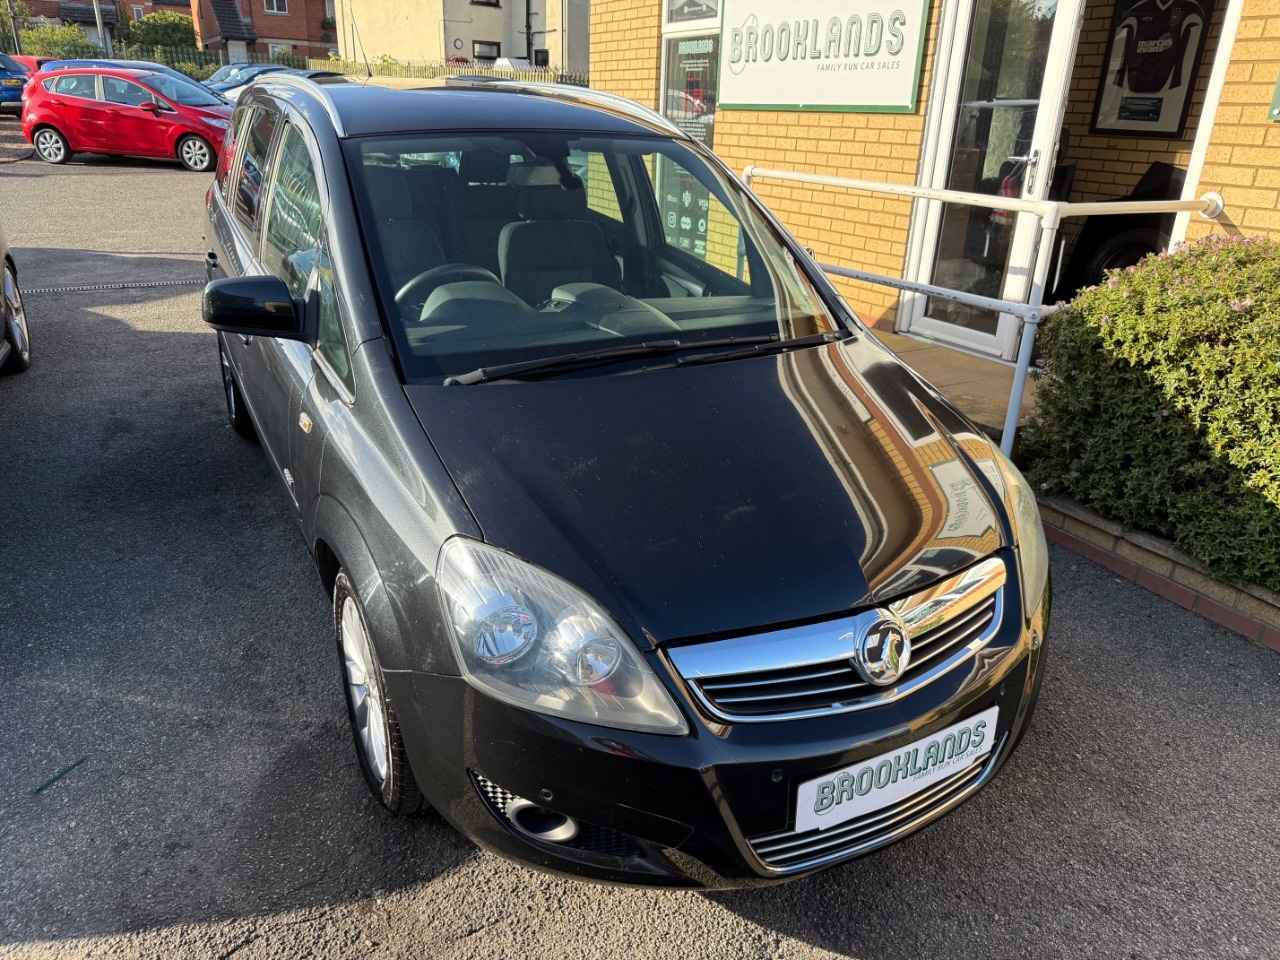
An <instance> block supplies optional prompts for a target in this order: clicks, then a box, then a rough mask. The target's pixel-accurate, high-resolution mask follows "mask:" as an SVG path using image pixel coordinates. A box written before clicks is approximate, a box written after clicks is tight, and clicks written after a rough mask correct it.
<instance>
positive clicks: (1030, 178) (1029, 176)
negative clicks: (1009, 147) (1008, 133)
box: [1007, 150, 1040, 192]
mask: <svg viewBox="0 0 1280 960" xmlns="http://www.w3.org/2000/svg"><path fill="white" fill-rule="evenodd" d="M1007 159H1009V160H1013V161H1014V162H1016V163H1025V164H1026V165H1027V169H1026V172H1025V173H1024V174H1023V176H1022V189H1023V191H1024V192H1025V191H1027V190H1030V189H1031V188H1032V187H1033V186H1035V183H1036V167H1038V166H1039V165H1040V151H1039V150H1032V151H1031V152H1030V153H1028V154H1027V155H1026V156H1024V157H1008V158H1007Z"/></svg>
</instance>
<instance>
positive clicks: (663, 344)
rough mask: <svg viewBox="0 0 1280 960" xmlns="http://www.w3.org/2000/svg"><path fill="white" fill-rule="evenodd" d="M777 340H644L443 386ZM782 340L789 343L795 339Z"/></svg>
mask: <svg viewBox="0 0 1280 960" xmlns="http://www.w3.org/2000/svg"><path fill="white" fill-rule="evenodd" d="M778 342H780V341H779V340H778V335H777V334H776V333H771V334H769V335H767V336H759V337H723V338H721V339H719V340H697V341H693V342H689V343H686V342H684V341H682V340H651V341H649V342H647V343H633V344H630V345H629V346H625V347H611V348H609V349H607V350H590V351H586V352H584V353H566V354H563V355H561V356H558V357H539V358H537V359H534V360H519V361H517V362H515V363H502V364H499V365H497V366H495V367H479V368H478V369H476V370H472V371H471V372H470V373H461V374H458V375H457V376H456V377H446V378H445V381H444V385H445V386H446V387H451V386H454V385H457V384H461V385H463V386H466V385H468V384H472V383H486V382H488V381H490V380H506V379H510V378H515V377H520V376H524V375H527V374H531V373H545V372H546V371H548V370H565V369H572V368H573V367H586V366H591V365H592V364H597V363H609V362H611V361H614V360H626V359H629V358H631V357H642V356H645V355H654V354H664V353H676V352H678V351H680V350H705V349H708V348H714V347H737V346H744V345H747V344H755V345H764V344H770V343H778ZM781 342H786V343H792V342H794V341H791V340H787V341H781ZM753 349H754V347H753Z"/></svg>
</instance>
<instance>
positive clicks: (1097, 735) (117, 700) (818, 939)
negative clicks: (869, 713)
mask: <svg viewBox="0 0 1280 960" xmlns="http://www.w3.org/2000/svg"><path fill="white" fill-rule="evenodd" d="M11 125H16V124H14V121H12V120H11V119H10V118H6V117H0V142H3V139H4V137H5V136H9V137H11V136H12V126H11ZM206 186H207V181H205V180H204V178H202V177H200V176H198V175H193V174H188V173H186V172H184V171H182V170H181V169H179V168H178V167H176V166H169V165H163V164H155V163H143V162H134V161H119V160H100V159H89V160H86V161H85V162H83V163H75V164H72V165H69V166H67V167H63V168H54V167H50V166H47V165H43V164H40V163H38V162H36V161H19V162H16V163H12V164H6V165H0V221H2V222H3V223H4V224H5V228H6V230H7V231H8V232H9V236H10V240H11V242H12V244H13V245H14V247H15V253H16V256H17V259H18V263H19V268H20V275H21V278H22V280H23V283H24V286H26V287H27V288H28V289H32V290H34V289H37V288H42V289H47V288H50V287H55V286H71V285H81V284H89V283H98V284H101V283H108V282H110V283H125V282H131V283H132V282H141V283H149V284H151V285H149V286H144V287H141V288H134V289H125V290H96V291H85V292H57V293H38V294H37V293H33V294H30V295H29V296H28V297H27V306H28V313H29V315H30V317H31V324H32V335H33V343H34V351H35V354H34V356H35V359H34V365H33V367H32V369H31V370H30V371H29V372H28V373H26V374H22V375H20V376H9V377H4V378H0V451H3V454H0V512H2V517H3V519H2V521H0V680H3V684H2V685H0V691H2V695H0V771H2V772H0V957H6V958H7V957H22V958H53V957H57V958H78V957H122V958H123V957H130V958H131V957H163V958H169V957H180V958H181V957H196V958H204V957H217V958H227V957H232V956H234V957H235V958H237V960H250V958H259V957H323V958H328V957H335V958H336V957H344V958H345V957H431V958H436V957H439V958H461V957H484V958H491V957H511V958H518V957H530V956H538V957H628V958H632V957H635V958H648V957H664V958H666V957H672V958H685V957H716V958H719V957H725V958H756V957H777V958H782V957H785V958H810V957H831V956H840V957H858V958H916V957H919V958H932V957H955V958H993V957H1108V958H1152V957H1169V958H1185V957H1215V958H1216V957H1280V913H1278V911H1277V904H1278V903H1280V814H1278V810H1277V799H1278V797H1280V776H1278V775H1277V767H1278V766H1280V657H1277V655H1276V654H1275V653H1274V652H1272V651H1269V650H1265V649H1263V648H1261V647H1258V646H1254V645H1252V644H1250V643H1248V642H1247V641H1245V640H1243V639H1241V638H1240V637H1238V636H1236V635H1234V634H1232V633H1229V632H1227V631H1226V630H1224V629H1223V628H1221V627H1218V626H1216V625H1213V624H1210V623H1208V622H1206V621H1204V620H1201V619H1200V618H1198V617H1196V616H1195V615H1193V614H1191V613H1188V612H1186V611H1184V610H1182V609H1180V608H1177V607H1175V606H1172V605H1171V604H1168V603H1167V602H1165V601H1163V600H1161V599H1159V598H1158V597H1156V596H1154V595H1152V594H1150V593H1147V592H1145V591H1143V590H1141V589H1140V588H1138V587H1136V586H1134V585H1133V584H1130V583H1128V582H1125V581H1120V580H1117V579H1116V578H1115V577H1113V576H1112V575H1111V574H1109V573H1108V572H1107V571H1106V570H1104V569H1102V568H1100V567H1098V566H1095V565H1093V564H1092V563H1090V562H1088V561H1086V560H1083V559H1081V558H1079V557H1077V556H1076V555H1074V554H1072V553H1069V552H1066V551H1064V550H1061V549H1059V548H1056V547H1054V548H1051V549H1052V554H1053V555H1052V563H1053V576H1054V590H1055V606H1054V619H1053V626H1052V631H1051V634H1050V638H1049V641H1048V649H1049V663H1048V668H1047V669H1048V673H1047V676H1046V680H1045V684H1044V690H1043V695H1042V697H1041V700H1040V707H1039V712H1038V714H1037V717H1036V720H1035V723H1034V725H1033V727H1032V729H1031V731H1030V733H1029V734H1028V736H1027V738H1026V739H1025V741H1024V742H1023V744H1022V746H1021V748H1020V750H1019V752H1018V754H1017V755H1016V756H1015V757H1014V758H1013V759H1012V761H1011V762H1010V763H1009V765H1008V766H1007V767H1006V768H1005V770H1004V772H1003V773H1002V774H1001V775H1000V776H999V777H998V778H997V779H996V780H995V781H994V782H993V783H992V784H991V785H990V787H989V788H988V789H986V790H984V791H983V792H982V793H980V794H979V795H978V796H976V797H975V798H974V799H973V800H971V801H970V802H969V803H967V804H965V805H964V806H963V807H962V808H960V809H959V810H958V811H956V812H955V813H953V814H952V815H950V816H948V817H946V818H944V819H943V820H942V821H940V822H939V823H937V824H936V825H935V826H933V827H931V828H930V829H928V830H926V831H923V832H922V833H919V834H916V835H915V836H912V837H911V838H909V839H907V840H906V841H904V842H902V843H900V844H898V845H896V846H894V847H891V848H889V849H887V850H884V851H881V852H880V853H877V854H875V855H872V856H870V857H867V858H864V859H862V860H859V861H855V862H854V863H851V864H848V865H846V866H843V867H839V868H836V869H833V870H830V871H828V872H826V873H823V874H820V875H818V876H816V877H812V878H809V879H805V880H801V881H798V882H795V883H792V884H788V885H785V886H781V887H774V888H770V889H766V890H756V891H749V892H733V893H693V892H677V893H671V892H661V891H651V890H635V889H621V888H608V887H599V886H589V885H584V884H580V883H576V882H572V881H568V880H563V879H559V878H556V877H551V876H547V875H543V874H539V873H535V872H532V871H529V870H527V869H525V868H523V867H520V866H517V865H514V864H511V863H508V862H506V861H504V860H502V859H500V858H498V857H496V856H494V855H491V854H488V853H484V852H481V851H479V850H478V849H476V848H475V847H474V846H473V845H472V844H471V843H469V842H468V841H466V840H465V839H463V838H462V837H461V836H459V835H458V834H456V833H455V832H454V831H453V830H452V829H451V828H449V827H448V826H447V825H446V824H445V823H444V822H443V821H442V820H441V819H440V818H439V817H438V816H436V815H435V814H431V813H428V814H426V815H423V816H420V817H415V818H412V819H408V820H402V821H397V820H394V819H391V818H389V817H388V816H386V815H384V814H383V813H382V812H381V811H380V809H379V808H377V807H376V806H375V805H374V804H373V803H372V802H371V800H370V799H369V798H368V796H367V793H366V790H365V787H364V785H363V783H362V781H361V779H360V776H359V773H358V770H357V768H356V764H355V759H354V753H353V748H352V746H351V742H350V738H349V735H348V733H347V730H346V726H345V724H346V720H345V712H344V707H343V703H342V699H341V693H340V690H339V684H338V666H337V658H336V652H335V650H334V644H333V640H332V637H331V633H330V626H329V610H328V606H327V601H326V597H325V596H324V594H323V591H322V590H321V588H320V585H319V582H318V579H317V577H316V576H315V573H314V571H313V569H312V566H311V563H310V559H309V557H308V555H307V551H306V549H305V546H304V544H303V542H302V539H301V537H299V536H298V532H297V529H296V526H295V524H294V522H293V521H292V519H291V517H290V511H289V508H288V507H287V504H286V498H285V495H284V493H283V491H282V490H281V489H280V487H279V484H278V482H277V481H276V479H275V478H274V477H273V476H272V475H271V474H270V473H269V471H268V468H267V466H266V463H265V461H264V459H263V456H262V453H261V451H260V449H259V448H258V447H256V446H255V445H254V444H252V443H249V442H246V441H244V440H242V439H240V438H239V437H238V436H236V435H235V434H234V433H233V432H232V431H231V430H230V428H229V427H228V426H227V424H226V423H225V418H224V413H223V401H222V395H221V387H220V383H219V379H218V370H217V366H216V359H215V348H214V338H213V336H212V334H211V333H210V332H208V331H207V330H205V329H204V328H203V327H202V325H201V324H200V322H199V320H198V312H199V296H198V287H194V286H181V285H176V284H174V283H173V281H175V280H182V279H184V278H189V277H198V276H199V275H200V273H201V265H200V259H199V257H200V253H201V251H202V250H203V246H202V243H201V226H200V203H201V201H202V197H203V193H204V190H205V188H206Z"/></svg>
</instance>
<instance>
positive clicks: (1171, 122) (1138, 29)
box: [1093, 0, 1213, 137]
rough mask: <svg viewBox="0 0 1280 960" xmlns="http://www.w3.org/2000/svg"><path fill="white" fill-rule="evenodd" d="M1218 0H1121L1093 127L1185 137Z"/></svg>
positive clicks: (1130, 133)
mask: <svg viewBox="0 0 1280 960" xmlns="http://www.w3.org/2000/svg"><path fill="white" fill-rule="evenodd" d="M1212 16H1213V0H1167V2H1165V3H1161V2H1160V0H1118V2H1117V3H1116V9H1115V13H1114V14H1113V16H1112V18H1111V34H1110V47H1109V50H1108V55H1107V60H1106V64H1105V65H1104V67H1105V72H1104V73H1103V76H1102V83H1101V85H1100V86H1099V88H1098V99H1097V102H1096V104H1095V105H1094V115H1093V132H1094V133H1110V134H1121V135H1126V136H1135V137H1181V136H1182V134H1183V130H1184V128H1185V127H1186V123H1187V111H1188V110H1189V109H1190V106H1191V93H1192V91H1193V90H1194V89H1195V85H1196V78H1197V76H1199V73H1200V61H1201V59H1202V58H1203V56H1204V41H1205V34H1206V33H1208V31H1209V20H1210V18H1211V17H1212Z"/></svg>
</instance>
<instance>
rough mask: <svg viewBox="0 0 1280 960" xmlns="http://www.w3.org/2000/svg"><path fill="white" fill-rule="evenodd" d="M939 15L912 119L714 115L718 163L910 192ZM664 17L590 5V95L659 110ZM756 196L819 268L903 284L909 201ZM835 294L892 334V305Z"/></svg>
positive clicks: (884, 296)
mask: <svg viewBox="0 0 1280 960" xmlns="http://www.w3.org/2000/svg"><path fill="white" fill-rule="evenodd" d="M937 17H938V8H937V5H936V4H935V5H934V8H933V9H932V10H931V11H930V14H929V25H928V31H927V33H926V36H925V56H924V64H923V69H922V72H921V79H920V99H919V103H918V104H917V107H916V111H915V113H913V114H866V113H784V112H764V111H757V110H720V111H718V112H717V113H716V122H715V143H714V144H713V146H714V149H715V152H716V154H718V155H719V156H720V157H721V159H723V160H724V161H725V163H727V164H728V165H729V167H730V168H732V169H733V170H734V171H735V172H737V173H741V172H742V169H743V167H745V166H747V165H748V164H752V163H754V164H757V165H759V166H764V167H779V168H782V169H784V170H801V171H806V172H809V173H822V174H830V175H834V176H846V177H848V176H856V177H866V178H868V179H872V180H890V181H893V182H895V183H915V182H916V169H917V166H918V164H919V158H920V141H921V137H922V135H923V131H924V111H925V94H926V92H927V91H928V88H929V78H930V76H931V71H932V67H933V48H934V45H935V43H936V32H937ZM661 37H662V7H661V4H660V3H659V2H657V0H592V4H591V85H592V86H593V87H597V88H599V89H602V90H608V91H610V92H612V93H619V94H622V95H623V96H626V97H630V98H632V99H633V100H638V101H639V102H640V103H644V104H647V105H649V106H652V107H658V106H659V104H658V80H659V72H660V66H661ZM753 186H754V189H755V192H756V193H757V194H758V195H759V196H760V198H761V199H762V200H764V202H765V203H766V204H768V206H769V208H770V209H771V210H772V211H773V212H774V213H775V214H776V215H777V217H778V219H779V220H781V221H782V222H783V224H785V225H786V227H787V228H788V229H789V230H790V231H791V232H792V233H793V234H794V235H795V236H796V238H797V239H798V240H799V241H800V242H801V243H802V244H805V245H806V246H811V247H813V249H814V252H815V253H816V254H817V255H818V259H819V260H821V261H824V262H827V263H838V264H842V265H845V266H852V267H859V268H862V269H866V270H873V271H875V272H877V273H884V274H888V275H889V276H893V277H900V276H902V268H903V262H904V260H905V258H906V250H907V223H908V219H909V217H910V213H911V204H910V202H909V201H905V200H900V199H897V198H886V197H873V196H870V195H867V194H855V193H851V192H850V191H847V190H834V189H826V188H819V187H811V186H807V185H802V184H787V183H781V182H779V181H773V180H758V181H756V183H755V184H754V185H753ZM839 285H840V287H841V289H842V290H843V292H844V293H845V295H846V296H847V297H848V299H849V302H850V303H851V304H852V305H853V307H854V309H856V310H857V311H858V313H859V314H860V315H861V316H862V317H863V319H864V320H866V321H867V322H869V323H876V322H877V321H882V325H889V326H891V325H892V322H893V316H894V310H895V307H896V306H897V302H898V295H897V293H896V292H895V291H893V290H890V289H888V288H886V287H873V286H870V285H866V284H858V283H854V282H852V281H839Z"/></svg>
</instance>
